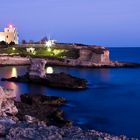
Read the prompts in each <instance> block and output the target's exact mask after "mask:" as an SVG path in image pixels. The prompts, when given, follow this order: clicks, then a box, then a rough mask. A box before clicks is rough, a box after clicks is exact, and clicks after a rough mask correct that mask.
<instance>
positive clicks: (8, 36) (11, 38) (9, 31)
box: [0, 25, 19, 44]
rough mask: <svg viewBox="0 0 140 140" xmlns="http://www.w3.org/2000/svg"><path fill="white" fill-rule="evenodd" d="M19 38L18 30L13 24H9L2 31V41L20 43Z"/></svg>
mask: <svg viewBox="0 0 140 140" xmlns="http://www.w3.org/2000/svg"><path fill="white" fill-rule="evenodd" d="M18 40H19V38H18V32H17V31H16V28H15V27H14V26H13V25H9V26H8V27H6V28H5V29H4V32H0V42H1V41H5V42H6V43H8V44H10V43H11V42H14V43H15V44H18Z"/></svg>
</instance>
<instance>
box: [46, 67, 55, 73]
mask: <svg viewBox="0 0 140 140" xmlns="http://www.w3.org/2000/svg"><path fill="white" fill-rule="evenodd" d="M46 72H47V74H52V73H53V72H54V71H53V68H52V67H47V69H46Z"/></svg>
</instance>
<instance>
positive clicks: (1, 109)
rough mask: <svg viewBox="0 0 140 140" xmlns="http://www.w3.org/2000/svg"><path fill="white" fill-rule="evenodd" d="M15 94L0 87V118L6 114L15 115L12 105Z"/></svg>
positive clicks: (15, 111)
mask: <svg viewBox="0 0 140 140" xmlns="http://www.w3.org/2000/svg"><path fill="white" fill-rule="evenodd" d="M15 97H16V94H15V92H14V91H13V90H8V89H3V88H2V87H0V116H7V114H11V115H15V114H16V113H17V112H18V110H17V108H16V106H15V105H14V100H13V99H14V98H15Z"/></svg>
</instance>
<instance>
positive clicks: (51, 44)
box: [45, 40, 56, 47]
mask: <svg viewBox="0 0 140 140" xmlns="http://www.w3.org/2000/svg"><path fill="white" fill-rule="evenodd" d="M55 42H56V41H55V40H48V41H46V43H45V45H46V46H47V47H51V46H53V45H55Z"/></svg>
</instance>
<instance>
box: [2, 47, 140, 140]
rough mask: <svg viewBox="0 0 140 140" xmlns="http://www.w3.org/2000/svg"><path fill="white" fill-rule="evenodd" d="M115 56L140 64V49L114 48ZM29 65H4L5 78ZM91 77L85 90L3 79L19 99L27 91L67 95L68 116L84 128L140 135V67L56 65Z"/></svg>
mask: <svg viewBox="0 0 140 140" xmlns="http://www.w3.org/2000/svg"><path fill="white" fill-rule="evenodd" d="M110 51H111V58H112V59H113V60H122V61H130V62H137V63H140V48H111V49H110ZM26 69H27V68H26V67H1V68H0V78H1V77H11V76H14V75H17V74H18V75H21V74H23V73H25V72H26ZM54 71H55V72H61V71H63V72H67V73H69V74H72V75H74V76H78V77H81V78H85V79H87V80H88V84H89V88H88V89H87V90H84V91H64V90H58V89H51V88H46V87H44V86H35V85H32V84H31V85H29V84H22V83H18V84H17V83H13V82H2V81H1V82H0V85H3V86H5V87H7V88H14V89H15V90H16V93H17V99H19V96H20V94H23V93H40V94H46V95H55V96H60V97H64V98H66V99H67V100H68V102H67V105H66V106H65V107H63V109H64V110H65V112H66V117H67V118H68V119H70V120H72V121H73V122H74V124H76V125H79V126H80V127H82V128H84V129H96V130H100V131H104V132H109V133H112V134H116V135H120V134H125V135H127V136H129V137H138V138H140V68H117V69H115V68H113V69H85V68H66V67H54Z"/></svg>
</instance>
